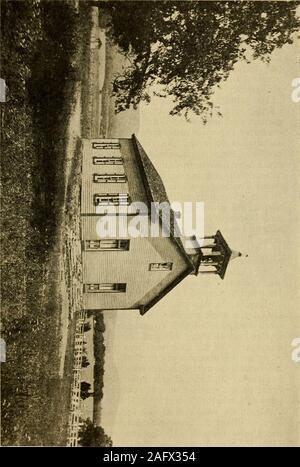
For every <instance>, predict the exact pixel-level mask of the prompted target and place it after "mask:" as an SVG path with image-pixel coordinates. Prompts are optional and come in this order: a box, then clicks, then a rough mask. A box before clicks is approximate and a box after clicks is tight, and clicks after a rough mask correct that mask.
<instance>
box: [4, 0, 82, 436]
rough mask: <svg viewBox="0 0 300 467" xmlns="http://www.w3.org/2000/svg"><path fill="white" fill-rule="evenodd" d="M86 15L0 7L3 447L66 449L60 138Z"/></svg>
mask: <svg viewBox="0 0 300 467" xmlns="http://www.w3.org/2000/svg"><path fill="white" fill-rule="evenodd" d="M89 25H90V22H89V9H88V7H86V6H85V5H84V4H80V7H79V10H77V9H76V2H75V1H68V0H66V1H62V0H61V1H60V2H52V1H46V0H43V1H41V2H38V1H34V0H32V1H28V0H26V1H19V2H13V1H1V77H3V78H4V79H5V80H6V84H7V101H6V103H4V104H1V122H2V129H1V152H2V160H1V196H2V199H1V220H2V229H1V256H2V258H1V260H2V271H1V275H2V281H1V297H2V300H1V334H2V337H3V338H4V339H5V341H6V344H7V361H6V363H5V364H2V366H1V404H2V407H1V409H2V413H1V418H2V423H1V442H2V445H64V444H65V440H66V428H67V427H66V423H67V413H68V410H69V400H70V384H71V375H72V358H73V352H72V343H73V339H72V337H73V334H72V333H73V331H74V329H73V325H72V323H70V329H69V331H70V332H69V334H68V342H67V354H66V360H65V367H64V368H65V372H64V377H63V378H60V377H59V366H60V359H59V344H60V339H61V324H62V323H61V321H60V319H61V302H62V300H61V289H60V280H61V278H60V267H59V264H60V248H61V245H60V241H61V238H62V235H61V231H62V229H63V223H64V219H65V216H64V213H65V201H66V200H65V191H66V190H65V188H66V187H65V178H64V173H65V172H64V169H65V164H66V132H67V125H68V118H69V115H70V112H71V110H72V106H73V105H74V89H75V85H76V83H78V82H79V81H80V80H81V79H82V75H81V71H80V70H81V64H82V62H83V46H82V44H84V43H85V37H87V35H88V28H89Z"/></svg>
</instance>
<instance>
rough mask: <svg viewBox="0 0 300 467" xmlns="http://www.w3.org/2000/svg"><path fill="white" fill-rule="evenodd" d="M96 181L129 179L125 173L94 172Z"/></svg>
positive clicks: (105, 181)
mask: <svg viewBox="0 0 300 467" xmlns="http://www.w3.org/2000/svg"><path fill="white" fill-rule="evenodd" d="M93 180H94V182H95V183H125V182H126V181H127V178H126V175H125V174H103V175H98V174H94V177H93Z"/></svg>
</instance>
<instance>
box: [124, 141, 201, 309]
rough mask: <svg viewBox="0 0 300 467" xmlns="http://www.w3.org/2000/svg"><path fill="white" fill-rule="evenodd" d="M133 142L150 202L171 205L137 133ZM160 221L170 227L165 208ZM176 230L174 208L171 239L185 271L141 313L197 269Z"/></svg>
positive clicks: (171, 217)
mask: <svg viewBox="0 0 300 467" xmlns="http://www.w3.org/2000/svg"><path fill="white" fill-rule="evenodd" d="M132 142H133V145H134V148H135V152H136V155H137V159H138V162H139V166H140V171H141V175H142V179H143V182H144V187H145V190H146V193H147V197H148V200H149V204H150V203H168V204H169V205H170V201H169V199H168V195H167V192H166V189H165V187H164V184H163V182H162V179H161V178H160V175H159V173H158V172H157V170H156V169H155V167H154V165H153V164H152V162H151V160H150V159H149V157H148V156H147V154H146V152H145V150H144V149H143V147H142V145H141V144H140V142H139V141H138V139H137V137H136V136H135V135H132ZM158 215H159V218H160V221H161V224H162V226H163V227H164V226H165V227H166V228H168V224H169V215H168V212H166V211H164V210H160V211H159V212H158ZM176 232H179V229H178V226H177V224H176V219H175V214H174V211H173V210H172V209H170V239H171V241H173V242H174V244H175V245H176V247H177V251H178V252H179V254H180V255H181V257H182V258H183V259H184V261H185V263H186V266H187V267H186V270H185V271H184V273H183V274H181V276H179V277H176V279H175V280H174V281H173V283H171V284H169V285H168V286H167V287H166V288H165V289H164V290H163V291H162V292H161V294H159V296H157V297H155V298H154V299H153V300H152V301H151V302H150V303H148V304H147V305H145V306H144V307H143V309H141V311H140V312H141V314H144V313H146V311H148V310H149V308H151V307H152V306H153V305H154V304H155V303H156V302H158V301H159V300H160V299H161V298H162V297H163V296H164V295H166V294H167V293H168V292H169V291H170V290H172V289H173V288H174V287H175V286H176V285H177V284H178V283H179V282H181V281H182V280H183V279H184V278H185V277H186V276H188V275H189V274H191V273H193V272H194V271H195V265H194V263H193V261H192V260H191V259H190V257H189V255H188V254H187V252H186V251H185V249H184V246H183V244H182V241H181V239H180V237H179V236H176Z"/></svg>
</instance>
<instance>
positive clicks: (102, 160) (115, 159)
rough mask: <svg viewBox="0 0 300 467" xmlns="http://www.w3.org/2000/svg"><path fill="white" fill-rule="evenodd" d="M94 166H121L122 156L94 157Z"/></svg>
mask: <svg viewBox="0 0 300 467" xmlns="http://www.w3.org/2000/svg"><path fill="white" fill-rule="evenodd" d="M93 164H94V165H121V164H123V158H122V157H121V156H104V157H102V156H101V157H93Z"/></svg>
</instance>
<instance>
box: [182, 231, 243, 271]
mask: <svg viewBox="0 0 300 467" xmlns="http://www.w3.org/2000/svg"><path fill="white" fill-rule="evenodd" d="M182 240H183V244H184V248H185V251H186V253H187V254H188V256H189V258H190V260H191V261H192V263H193V264H194V271H192V272H191V274H192V275H195V276H198V274H218V276H220V277H221V279H224V277H225V273H226V269H227V266H228V264H229V262H230V261H232V260H233V259H235V258H238V257H239V256H242V253H240V252H238V251H235V250H232V249H231V248H230V247H229V246H228V244H227V242H226V240H225V238H224V237H223V235H222V234H221V232H220V230H218V231H217V233H216V234H215V235H208V236H205V237H202V238H196V237H195V236H191V237H185V238H184V239H182Z"/></svg>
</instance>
